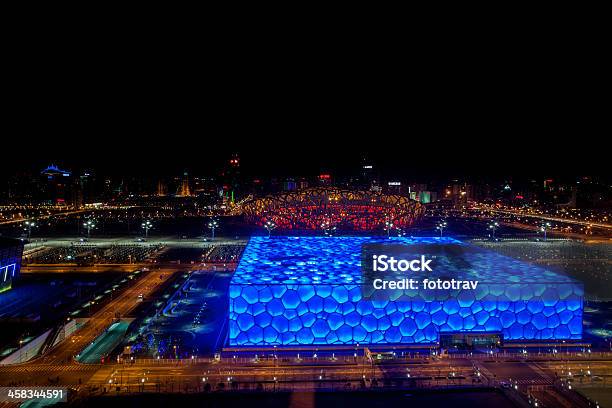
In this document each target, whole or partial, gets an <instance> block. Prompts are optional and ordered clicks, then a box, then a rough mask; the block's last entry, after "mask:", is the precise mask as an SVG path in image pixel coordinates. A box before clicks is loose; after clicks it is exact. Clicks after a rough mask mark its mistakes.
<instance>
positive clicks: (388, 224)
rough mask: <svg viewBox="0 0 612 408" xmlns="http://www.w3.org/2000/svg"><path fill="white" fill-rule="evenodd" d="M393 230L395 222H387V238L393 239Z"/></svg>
mask: <svg viewBox="0 0 612 408" xmlns="http://www.w3.org/2000/svg"><path fill="white" fill-rule="evenodd" d="M391 229H393V221H389V220H388V219H387V221H385V230H386V231H387V238H391Z"/></svg>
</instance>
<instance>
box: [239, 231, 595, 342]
mask: <svg viewBox="0 0 612 408" xmlns="http://www.w3.org/2000/svg"><path fill="white" fill-rule="evenodd" d="M372 243H374V244H388V243H393V244H401V245H407V246H410V245H420V246H425V247H427V246H428V245H431V246H440V245H453V246H455V247H458V248H460V249H464V250H465V251H464V252H463V253H462V256H461V259H459V260H457V259H453V257H450V256H449V257H445V256H439V257H438V258H437V259H436V262H437V267H436V268H435V270H434V272H433V273H430V274H427V275H423V274H421V275H420V276H419V278H429V279H436V278H442V279H445V280H446V279H450V278H455V279H461V280H470V279H472V280H478V281H479V285H478V288H477V289H476V290H454V291H453V290H450V291H445V292H444V293H442V294H441V293H437V292H435V291H421V290H419V291H411V292H408V291H406V292H403V291H397V292H392V293H391V295H390V298H389V299H380V298H374V297H368V296H365V295H364V291H363V287H362V285H364V279H363V277H362V271H361V256H362V246H363V245H364V244H372ZM583 292H584V289H583V286H582V284H580V283H579V282H577V281H575V280H573V279H571V278H569V277H567V276H564V275H561V274H558V273H555V272H552V271H549V270H546V269H544V268H541V267H538V266H534V265H530V264H527V263H524V262H521V261H518V260H515V259H512V258H509V257H506V256H503V255H500V254H497V253H495V252H491V251H487V250H484V249H480V248H476V247H474V246H473V245H470V244H467V243H463V242H460V241H457V240H455V239H452V238H403V237H402V238H400V237H398V238H390V239H387V238H384V237H271V238H267V237H252V238H251V239H250V240H249V243H248V245H247V247H246V249H245V251H244V253H243V255H242V258H241V260H240V263H239V265H238V267H237V269H236V271H235V273H234V276H233V277H232V281H231V283H230V288H229V340H228V343H229V346H232V347H236V346H273V345H278V346H283V345H295V346H301V345H351V344H357V343H359V344H425V345H426V344H435V343H437V342H439V341H440V336H441V335H443V334H449V335H450V334H457V333H489V334H498V335H499V336H500V337H501V338H503V340H504V341H514V340H516V341H531V340H537V341H551V342H552V341H557V340H573V339H575V340H578V339H581V338H582V312H583V295H584V294H583Z"/></svg>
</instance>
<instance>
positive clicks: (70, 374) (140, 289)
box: [0, 268, 178, 385]
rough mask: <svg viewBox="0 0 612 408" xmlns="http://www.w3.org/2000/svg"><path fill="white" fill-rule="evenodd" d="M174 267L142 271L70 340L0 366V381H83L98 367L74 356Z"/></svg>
mask: <svg viewBox="0 0 612 408" xmlns="http://www.w3.org/2000/svg"><path fill="white" fill-rule="evenodd" d="M177 270H178V269H177V268H173V269H156V270H151V271H149V272H144V273H142V274H141V275H140V277H139V278H137V280H136V282H134V283H133V284H132V285H131V286H129V287H127V288H126V289H125V290H123V291H122V292H120V293H118V294H117V295H116V297H115V298H114V299H112V300H111V301H109V302H108V303H107V304H105V305H104V306H103V307H102V308H101V309H100V310H99V311H97V312H96V313H94V314H93V315H92V316H91V318H90V319H89V321H88V322H87V323H86V324H85V325H83V327H82V328H81V329H79V331H77V332H76V333H75V334H74V335H73V336H72V337H70V339H69V340H67V341H64V342H62V343H60V344H59V345H58V346H56V347H55V348H54V349H52V350H51V351H49V352H48V353H47V354H46V355H45V356H44V357H41V358H39V359H36V360H33V361H31V362H28V363H24V364H21V365H19V366H3V367H0V385H7V384H11V383H27V384H29V385H34V384H40V385H44V384H49V379H53V378H55V379H56V380H57V378H58V377H60V383H65V384H75V383H78V380H79V379H80V380H81V381H84V378H85V377H87V375H88V374H93V372H95V370H96V369H97V368H99V367H97V366H90V365H81V364H79V363H76V362H75V361H74V360H73V357H74V356H76V355H77V354H78V353H79V352H81V351H82V350H83V349H84V348H85V347H86V346H87V345H88V344H90V343H91V342H92V341H93V340H94V339H95V338H96V337H97V336H98V335H100V334H101V333H102V332H103V331H104V330H105V329H106V328H107V327H108V326H109V325H110V324H111V323H112V322H113V320H114V319H115V316H121V317H124V316H126V315H128V314H129V313H130V312H131V311H132V310H133V309H134V308H135V307H136V306H137V305H138V295H139V294H143V295H144V296H145V297H147V296H149V295H151V294H152V293H154V292H155V291H156V290H157V288H158V287H159V286H160V285H161V284H163V283H164V282H165V281H166V280H168V279H170V278H171V277H172V275H173V274H174V273H176V272H177Z"/></svg>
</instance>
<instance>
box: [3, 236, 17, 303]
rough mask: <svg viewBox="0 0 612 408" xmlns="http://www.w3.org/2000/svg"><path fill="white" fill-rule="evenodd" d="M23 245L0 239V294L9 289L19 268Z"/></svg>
mask: <svg viewBox="0 0 612 408" xmlns="http://www.w3.org/2000/svg"><path fill="white" fill-rule="evenodd" d="M22 254H23V243H22V242H21V241H19V240H16V239H10V238H2V237H0V292H4V291H5V290H8V289H10V288H11V286H12V284H13V281H14V280H15V278H17V275H18V274H19V270H20V268H21V256H22Z"/></svg>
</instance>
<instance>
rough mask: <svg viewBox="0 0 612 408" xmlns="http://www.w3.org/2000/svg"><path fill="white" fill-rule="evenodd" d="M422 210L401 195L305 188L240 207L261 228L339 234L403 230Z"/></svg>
mask: <svg viewBox="0 0 612 408" xmlns="http://www.w3.org/2000/svg"><path fill="white" fill-rule="evenodd" d="M424 211H425V208H424V206H423V205H422V204H421V203H419V202H417V201H414V200H411V199H410V198H408V197H405V196H402V195H391V194H382V193H377V192H372V191H352V190H346V189H340V188H333V187H320V188H309V189H304V190H300V191H294V192H284V193H280V194H276V195H270V196H266V197H263V198H258V199H254V200H250V201H248V202H246V203H244V204H243V205H242V212H243V214H244V215H245V216H246V217H247V219H248V220H249V221H250V222H252V223H254V224H256V225H260V226H263V225H265V224H266V222H268V221H272V222H274V223H275V224H276V226H277V227H278V228H279V229H281V230H317V229H321V226H322V225H324V224H327V225H330V226H333V227H336V228H338V229H340V230H354V231H369V230H375V229H379V228H381V226H382V227H384V226H385V225H386V223H387V222H390V223H392V224H393V228H406V227H409V226H411V225H412V224H414V223H415V222H416V221H418V220H419V219H420V218H421V217H422V216H423V213H424Z"/></svg>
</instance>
